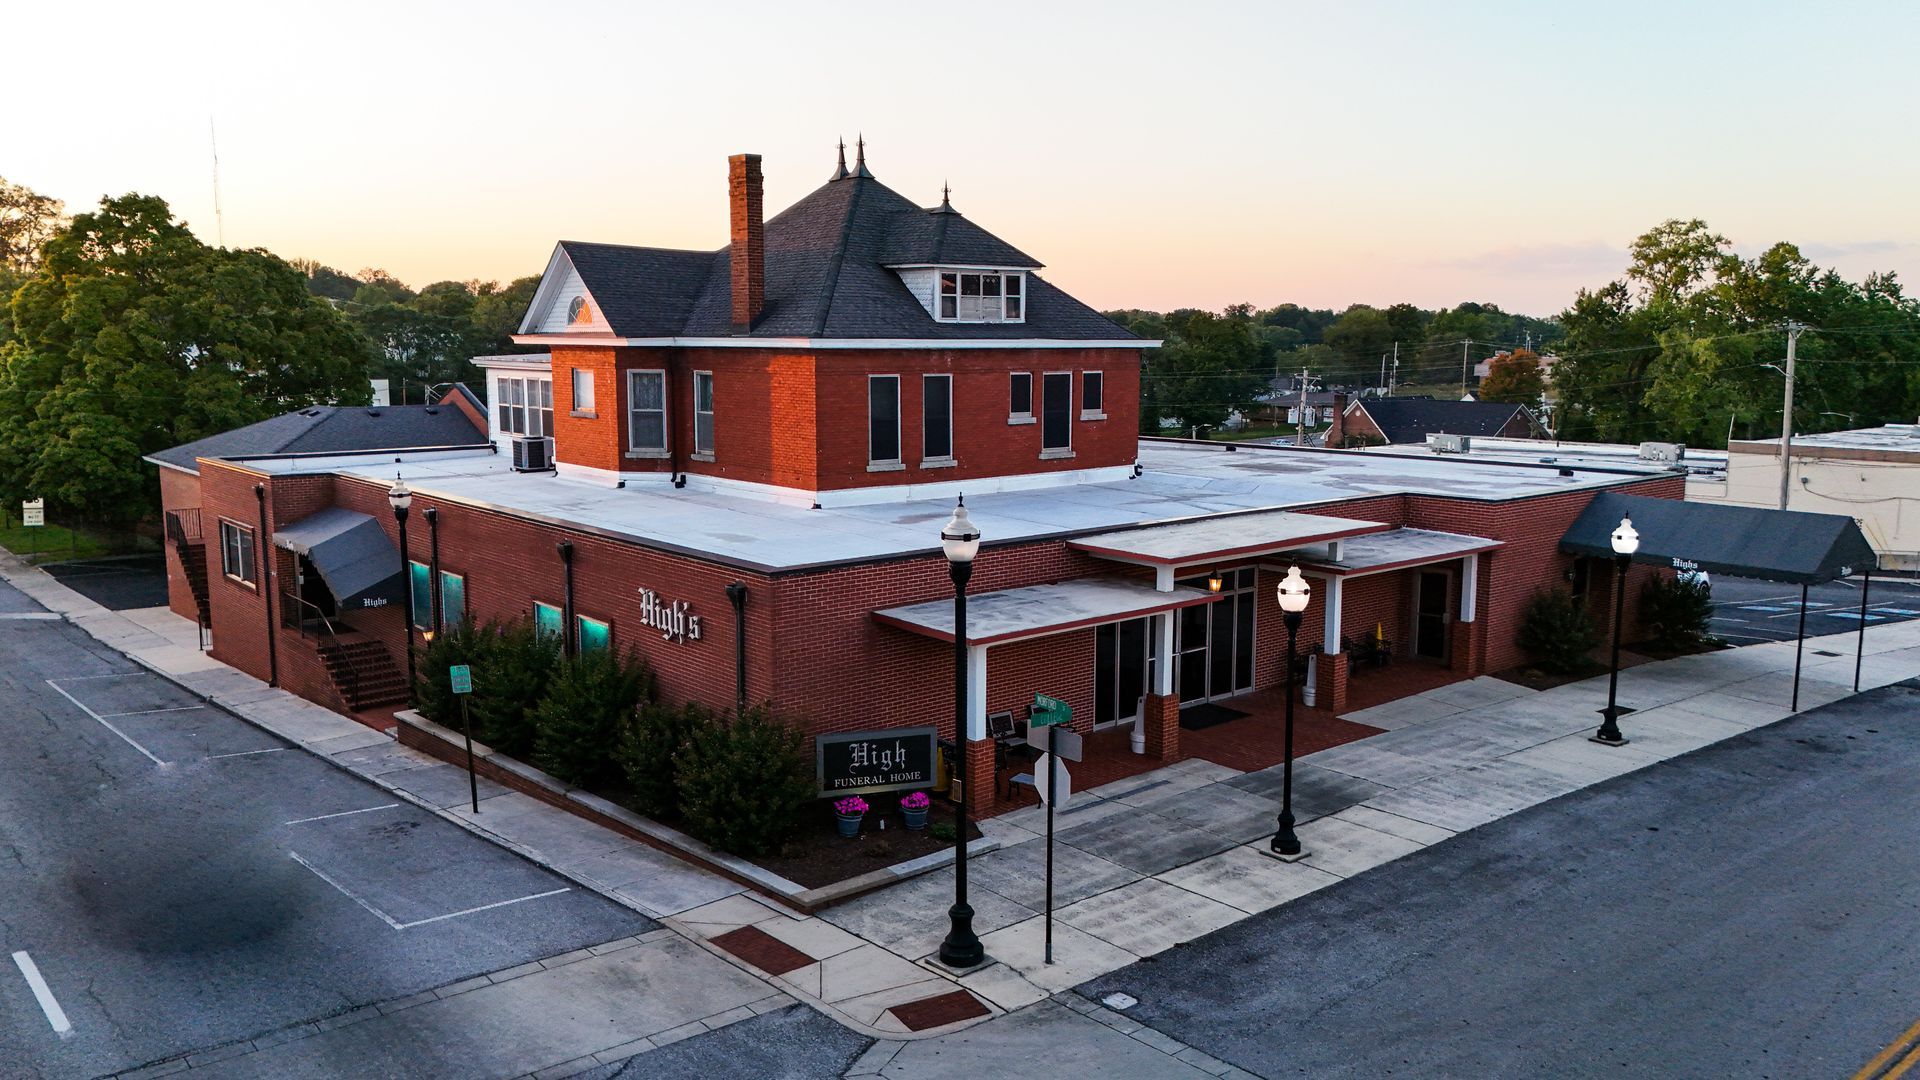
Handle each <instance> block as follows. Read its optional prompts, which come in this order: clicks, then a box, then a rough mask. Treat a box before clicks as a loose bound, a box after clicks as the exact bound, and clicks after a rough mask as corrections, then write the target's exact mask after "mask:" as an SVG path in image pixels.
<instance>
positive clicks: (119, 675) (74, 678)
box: [47, 671, 150, 682]
mask: <svg viewBox="0 0 1920 1080" xmlns="http://www.w3.org/2000/svg"><path fill="white" fill-rule="evenodd" d="M146 674H150V673H149V672H145V671H116V672H114V673H112V674H111V675H69V676H67V677H66V678H64V679H61V680H60V681H61V682H85V681H87V680H88V679H124V678H126V677H127V676H129V675H146ZM47 681H48V682H52V681H53V680H52V679H48V680H47Z"/></svg>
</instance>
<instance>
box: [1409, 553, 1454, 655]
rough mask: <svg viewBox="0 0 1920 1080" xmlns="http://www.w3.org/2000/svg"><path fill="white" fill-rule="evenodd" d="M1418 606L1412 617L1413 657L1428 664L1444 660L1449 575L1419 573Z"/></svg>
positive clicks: (1450, 585) (1446, 573)
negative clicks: (1421, 659)
mask: <svg viewBox="0 0 1920 1080" xmlns="http://www.w3.org/2000/svg"><path fill="white" fill-rule="evenodd" d="M1417 587H1418V589H1419V595H1418V600H1419V603H1418V606H1417V607H1416V609H1415V614H1414V626H1413V654H1414V655H1415V656H1424V657H1427V658H1428V659H1431V660H1445V659H1446V658H1447V597H1448V595H1449V594H1450V593H1452V591H1453V575H1452V574H1450V573H1448V572H1447V571H1445V570H1422V571H1420V583H1419V585H1418V586H1417Z"/></svg>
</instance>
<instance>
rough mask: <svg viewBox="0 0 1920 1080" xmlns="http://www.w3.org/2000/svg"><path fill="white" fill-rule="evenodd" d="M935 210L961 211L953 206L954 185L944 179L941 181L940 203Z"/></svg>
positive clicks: (942, 212)
mask: <svg viewBox="0 0 1920 1080" xmlns="http://www.w3.org/2000/svg"><path fill="white" fill-rule="evenodd" d="M933 212H934V213H936V214H956V213H959V211H957V210H955V209H954V208H953V185H951V184H949V183H947V182H946V181H944V180H943V181H941V182H940V205H939V206H938V207H936V208H935V209H934V211H933Z"/></svg>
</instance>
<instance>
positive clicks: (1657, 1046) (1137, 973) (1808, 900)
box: [1080, 684, 1920, 1077]
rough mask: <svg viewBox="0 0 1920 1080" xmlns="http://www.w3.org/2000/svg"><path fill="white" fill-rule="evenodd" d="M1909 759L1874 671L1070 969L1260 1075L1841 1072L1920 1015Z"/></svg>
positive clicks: (1910, 696)
mask: <svg viewBox="0 0 1920 1080" xmlns="http://www.w3.org/2000/svg"><path fill="white" fill-rule="evenodd" d="M1917 772H1920V685H1916V684H1903V685H1897V686H1893V687H1888V688H1886V689H1884V690H1880V691H1874V692H1871V693H1868V694H1864V695H1860V696H1858V697H1855V698H1851V699H1848V700H1845V701H1842V702H1838V703H1836V704H1834V705H1830V706H1827V707H1825V708H1822V709H1819V710H1815V711H1813V712H1810V713H1807V714H1803V715H1802V716H1800V717H1797V718H1794V719H1790V720H1787V721H1784V722H1782V723H1779V724H1775V725H1772V726H1769V727H1766V728H1762V729H1760V730H1758V731H1755V732H1751V733H1749V734H1747V735H1743V736H1740V737H1737V738H1734V739H1731V740H1728V741H1726V742H1723V743H1720V744H1717V745H1715V746H1710V747H1707V748H1705V749H1702V750H1700V751H1697V752H1695V753H1692V754H1689V755H1686V756H1684V757H1681V758H1678V759H1674V760H1672V761H1669V762H1666V763H1663V764H1661V765H1657V766H1654V767H1652V768H1649V769H1645V770H1642V771H1640V772H1636V773H1630V774H1628V775H1626V776H1622V777H1619V778H1617V779H1615V780H1612V781H1609V782H1607V783H1604V784H1601V785H1599V786H1597V787H1593V788H1588V789H1586V790H1584V791H1581V792H1576V793H1574V794H1571V795H1568V796H1566V797H1563V798H1561V799H1557V800H1554V801H1552V802H1550V803H1547V804H1544V805H1542V806H1538V807H1535V808H1533V809H1531V810H1528V811H1524V812H1522V813H1520V814H1517V815H1514V816H1513V817H1510V818H1507V819H1504V820H1502V821H1498V822H1495V823H1493V824H1491V825H1488V826H1485V827H1483V828H1480V829H1476V830H1473V831H1471V832H1468V833H1464V834H1462V835H1460V836H1458V837H1455V838H1453V839H1451V840H1448V841H1446V842H1445V843H1442V844H1439V845H1436V846H1434V847H1431V848H1428V849H1425V850H1424V851H1421V852H1419V853H1416V854H1414V855H1410V856H1408V857H1406V858H1403V859H1400V860H1398V861H1396V862H1393V863H1390V864H1387V865H1385V866H1383V867H1380V868H1378V869H1376V870H1374V871H1371V872H1369V873H1366V874H1363V875H1360V876H1358V877H1355V878H1352V879H1350V880H1348V881H1346V882H1343V883H1341V884H1339V885H1335V886H1333V887H1330V888H1327V889H1324V890H1322V891H1320V892H1317V893H1313V894H1311V895H1309V896H1307V897H1304V898H1302V899H1300V900H1297V901H1295V902H1293V903H1291V904H1289V905H1286V906H1284V907H1281V908H1278V909H1276V910H1274V911H1272V912H1269V913H1267V914H1265V915H1261V916H1256V917H1254V918H1251V919H1248V920H1246V921H1245V922H1242V923H1239V924H1236V925H1234V926H1231V927H1228V928H1225V929H1223V930H1221V931H1219V932H1217V933H1214V934H1212V935H1209V936H1207V937H1205V938H1202V939H1200V940H1199V941H1196V942H1193V943H1191V944H1190V945H1188V946H1186V947H1183V948H1178V949H1175V950H1172V951H1170V952H1168V953H1165V954H1162V956H1161V957H1160V958H1158V959H1157V960H1156V961H1152V962H1143V963H1139V964H1135V965H1133V966H1131V967H1128V968H1125V969H1122V970H1120V971H1117V972H1115V973H1113V974H1111V975H1108V976H1105V977H1102V978H1100V979H1096V980H1094V981H1093V982H1091V983H1088V984H1086V985H1084V986H1082V987H1080V992H1082V993H1084V994H1086V995H1087V996H1089V997H1091V998H1093V999H1095V1000H1098V999H1100V998H1101V997H1103V996H1105V995H1107V994H1109V993H1112V992H1114V991H1122V992H1125V993H1127V994H1131V995H1133V996H1135V997H1137V998H1139V999H1140V1003H1139V1004H1138V1005H1136V1006H1134V1007H1132V1008H1131V1009H1129V1010H1128V1011H1127V1013H1126V1015H1127V1016H1128V1017H1129V1018H1131V1019H1134V1020H1137V1021H1140V1022H1142V1023H1146V1024H1149V1025H1151V1026H1152V1027H1154V1028H1157V1029H1159V1030H1160V1031H1163V1032H1165V1033H1167V1034H1169V1035H1171V1036H1173V1037H1174V1038H1176V1039H1180V1040H1182V1041H1184V1042H1187V1043H1190V1044H1192V1045H1194V1046H1195V1047H1197V1048H1199V1049H1201V1050H1203V1051H1205V1052H1206V1053H1209V1054H1212V1055H1215V1056H1216V1057H1219V1058H1223V1059H1225V1060H1227V1061H1230V1062H1232V1063H1234V1064H1236V1065H1238V1066H1240V1067H1242V1068H1244V1069H1247V1070H1250V1071H1252V1072H1255V1073H1258V1074H1260V1075H1263V1076H1269V1077H1280V1076H1315V1077H1327V1076H1365V1077H1382V1076H1422V1077H1427V1076H1444V1077H1456V1076H1458V1077H1542V1076H1552V1077H1584V1076H1609V1077H1617V1076H1659V1077H1731V1076H1739V1077H1844V1076H1849V1075H1851V1074H1852V1073H1853V1072H1854V1071H1855V1070H1856V1069H1858V1068H1859V1067H1860V1066H1861V1065H1862V1064H1864V1063H1866V1062H1867V1061H1868V1060H1869V1059H1871V1058H1872V1057H1873V1056H1874V1055H1875V1053H1876V1052H1878V1051H1879V1050H1880V1049H1881V1048H1882V1047H1883V1046H1885V1045H1887V1044H1888V1043H1890V1042H1891V1041H1893V1040H1894V1039H1895V1038H1896V1036H1898V1035H1899V1033H1901V1032H1902V1031H1905V1030H1906V1029H1907V1028H1908V1027H1909V1025H1912V1024H1913V1023H1914V1021H1915V1020H1916V1018H1920V935H1917V934H1915V932H1914V928H1915V927H1916V926H1920V857H1916V854H1915V845H1914V837H1915V836H1920V799H1916V798H1915V796H1914V783H1913V777H1914V776H1915V775H1916V773H1917Z"/></svg>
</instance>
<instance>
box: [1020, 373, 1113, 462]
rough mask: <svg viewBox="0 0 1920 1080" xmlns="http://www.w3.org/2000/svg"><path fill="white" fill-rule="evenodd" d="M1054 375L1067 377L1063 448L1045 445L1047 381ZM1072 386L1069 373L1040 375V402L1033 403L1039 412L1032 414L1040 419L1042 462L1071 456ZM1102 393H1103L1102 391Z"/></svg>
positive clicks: (1071, 374) (1072, 382)
mask: <svg viewBox="0 0 1920 1080" xmlns="http://www.w3.org/2000/svg"><path fill="white" fill-rule="evenodd" d="M1054 375H1064V376H1066V377H1067V445H1065V446H1048V445H1047V379H1048V378H1049V377H1051V376H1054ZM1073 384H1074V378H1073V372H1071V371H1043V372H1041V373H1040V385H1039V387H1038V389H1039V391H1040V400H1039V401H1037V402H1035V403H1034V404H1035V405H1037V406H1038V407H1039V411H1038V412H1036V413H1034V415H1035V416H1037V417H1039V418H1040V460H1042V461H1050V460H1053V459H1055V458H1068V457H1072V456H1073V413H1074V408H1073V402H1074V395H1073V392H1074V389H1075V387H1074V385H1073ZM1102 392H1103V393H1104V389H1103V391H1102Z"/></svg>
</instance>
